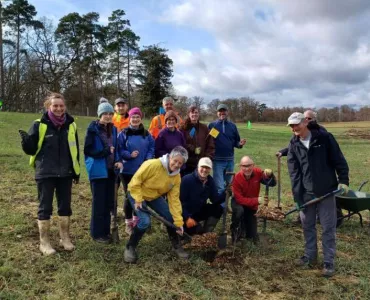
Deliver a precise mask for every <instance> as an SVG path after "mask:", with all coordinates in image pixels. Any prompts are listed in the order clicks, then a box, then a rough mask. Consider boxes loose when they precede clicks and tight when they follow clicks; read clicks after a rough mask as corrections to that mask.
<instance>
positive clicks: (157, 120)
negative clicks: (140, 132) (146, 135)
mask: <svg viewBox="0 0 370 300" xmlns="http://www.w3.org/2000/svg"><path fill="white" fill-rule="evenodd" d="M173 104H174V100H173V98H172V97H164V98H163V100H162V107H161V109H160V114H159V115H157V116H155V117H153V119H152V121H151V122H150V125H149V129H148V131H149V132H150V134H151V135H152V136H153V138H154V139H156V138H157V137H158V134H159V132H160V131H161V130H162V128H164V127H166V126H165V125H166V122H165V120H164V116H165V115H166V113H167V112H168V111H170V110H173ZM176 117H177V122H176V128H178V126H180V125H181V124H182V119H181V117H180V116H179V115H178V114H176Z"/></svg>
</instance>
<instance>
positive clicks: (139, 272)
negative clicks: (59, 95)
mask: <svg viewBox="0 0 370 300" xmlns="http://www.w3.org/2000/svg"><path fill="white" fill-rule="evenodd" d="M38 117H39V115H32V114H19V113H4V112H1V113H0V143H1V147H0V179H1V193H0V205H1V209H0V299H311V298H316V299H370V286H369V280H368V278H369V276H370V262H369V259H368V253H369V252H370V243H369V239H370V237H369V233H368V231H367V228H361V227H360V225H359V222H358V218H357V217H354V218H353V219H352V220H349V221H345V222H344V225H343V226H342V227H341V228H340V229H339V230H338V255H337V256H338V258H337V275H336V276H335V277H334V278H332V279H329V280H327V279H324V278H322V277H321V276H320V268H319V267H317V268H315V269H313V270H299V269H296V268H295V267H294V265H293V260H294V259H295V258H296V257H298V256H300V255H301V254H302V249H303V237H302V231H301V229H300V228H299V227H294V226H292V222H291V218H289V219H288V220H286V221H284V222H281V223H277V222H268V227H267V232H268V234H267V237H265V242H264V243H261V245H259V246H254V245H251V244H248V243H246V244H243V245H241V246H240V247H238V248H237V249H236V258H237V259H236V261H233V263H228V264H224V265H221V266H218V267H215V266H211V265H209V263H207V262H206V261H205V260H204V259H202V256H203V254H202V252H200V251H197V252H194V253H193V255H192V257H191V259H190V260H189V261H179V260H177V259H176V258H175V257H174V256H173V254H172V253H171V251H170V245H169V242H168V239H167V237H166V235H165V233H164V232H163V231H161V229H160V228H159V226H158V224H157V223H154V224H155V225H154V229H153V232H152V233H151V234H148V235H146V236H145V237H144V239H143V241H142V242H141V244H140V246H139V251H140V261H139V263H138V264H137V265H127V264H125V263H124V262H123V251H124V244H125V240H126V238H125V236H124V234H123V232H124V228H123V224H122V223H121V224H120V225H121V226H120V234H121V243H120V244H119V245H109V246H105V245H99V244H96V243H94V242H93V241H92V240H91V238H90V237H89V217H90V209H91V194H90V189H89V184H88V180H87V176H86V172H85V171H84V168H82V170H83V173H82V176H81V182H80V184H79V185H78V186H74V188H73V203H72V207H73V212H74V214H73V216H72V230H71V231H72V237H73V240H74V241H75V244H76V246H77V248H76V250H75V251H74V252H73V253H67V252H64V251H62V250H61V248H60V247H59V246H58V243H57V241H58V232H57V219H56V218H55V217H53V219H52V241H53V244H54V245H55V246H56V249H57V250H58V254H57V255H55V256H53V257H43V256H41V254H40V253H39V251H38V230H37V226H36V213H37V198H36V197H37V192H36V186H35V182H34V179H33V170H32V169H30V168H29V167H28V157H27V156H26V155H24V154H23V152H22V150H21V147H20V138H19V136H18V132H17V130H18V129H19V128H22V129H26V130H27V129H28V128H29V126H30V124H31V122H32V120H34V119H36V118H38ZM90 120H91V118H86V117H78V118H77V120H76V122H77V123H78V127H79V134H80V146H81V149H83V148H82V147H83V140H84V134H85V130H86V127H87V125H88V123H89V122H90ZM252 125H253V129H252V130H247V129H246V125H245V124H241V125H240V126H239V129H240V132H241V136H242V137H245V138H247V140H248V141H247V145H246V146H245V148H244V149H242V150H237V151H236V158H235V161H236V162H238V161H239V159H240V157H241V156H242V155H250V156H252V157H253V159H254V160H255V162H256V163H257V164H258V165H260V166H261V167H262V168H266V167H271V168H273V169H275V170H276V158H275V156H274V153H275V152H276V151H277V150H278V149H281V148H283V147H285V146H286V145H287V143H288V141H289V138H290V132H289V130H288V128H287V127H286V126H285V124H273V125H269V124H263V125H259V124H252ZM325 126H326V127H327V128H328V129H329V130H330V131H332V132H333V133H334V134H335V135H336V137H337V140H338V142H339V144H340V146H341V148H342V150H343V152H344V154H345V156H346V158H347V160H348V162H349V165H350V180H351V186H352V187H353V188H354V189H356V188H357V187H358V186H359V184H360V183H361V182H362V181H363V180H366V179H369V177H370V174H369V165H370V151H369V150H370V147H369V140H365V139H360V138H353V137H352V138H350V137H348V136H347V135H346V134H345V132H346V131H347V130H348V128H352V127H353V128H369V127H370V123H369V122H367V123H366V122H361V123H347V124H345V123H342V124H341V126H338V124H325ZM81 162H82V163H83V160H81ZM282 188H283V197H282V198H283V209H284V210H287V209H288V208H289V207H290V206H292V199H291V192H290V183H289V179H288V174H287V170H286V162H285V160H284V159H283V166H282ZM276 190H277V189H276V188H273V189H271V197H272V199H273V200H275V201H276V198H277V191H276ZM369 190H370V185H369V186H365V187H364V191H369ZM121 198H122V197H121ZM119 208H120V212H121V211H122V201H120V203H119ZM364 216H365V226H366V227H367V226H368V223H369V222H368V212H365V213H364Z"/></svg>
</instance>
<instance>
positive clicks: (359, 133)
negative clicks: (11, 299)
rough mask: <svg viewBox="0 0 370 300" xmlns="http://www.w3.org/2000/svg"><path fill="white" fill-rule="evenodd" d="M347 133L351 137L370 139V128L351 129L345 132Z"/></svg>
mask: <svg viewBox="0 0 370 300" xmlns="http://www.w3.org/2000/svg"><path fill="white" fill-rule="evenodd" d="M345 135H346V136H348V137H351V138H359V139H366V140H370V130H358V129H350V130H348V131H346V132H345Z"/></svg>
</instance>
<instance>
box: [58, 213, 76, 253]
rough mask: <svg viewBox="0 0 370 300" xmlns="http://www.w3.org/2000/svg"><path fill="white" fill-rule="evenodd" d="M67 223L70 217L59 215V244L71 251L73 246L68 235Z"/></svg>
mask: <svg viewBox="0 0 370 300" xmlns="http://www.w3.org/2000/svg"><path fill="white" fill-rule="evenodd" d="M69 224H70V218H69V217H68V216H67V217H66V216H59V235H60V241H59V244H60V245H61V246H63V248H64V250H67V251H73V250H74V249H75V246H74V245H73V244H72V242H71V238H70V237H69Z"/></svg>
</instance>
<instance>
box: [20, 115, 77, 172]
mask: <svg viewBox="0 0 370 300" xmlns="http://www.w3.org/2000/svg"><path fill="white" fill-rule="evenodd" d="M40 122H41V123H44V124H46V125H47V129H46V133H45V138H44V142H43V143H42V146H41V150H40V151H39V153H38V154H37V156H36V159H35V178H36V179H43V178H48V177H68V176H71V177H74V178H78V177H79V176H77V175H76V174H75V172H74V170H73V163H72V157H71V154H70V151H69V145H68V129H69V125H70V124H72V123H73V122H74V119H73V117H72V116H70V115H69V114H66V122H65V123H64V125H63V126H62V127H61V128H60V129H58V128H57V127H55V126H54V124H53V123H52V122H51V121H50V119H49V116H48V113H47V112H46V113H44V114H43V115H42V117H41V120H40ZM40 122H38V121H35V122H34V123H33V125H32V126H31V128H30V130H29V131H28V136H27V137H25V138H23V139H22V148H23V151H24V152H25V153H26V154H28V155H35V154H36V151H37V143H38V140H39V126H40ZM76 145H77V151H78V156H77V157H78V161H80V155H79V147H78V136H77V131H76Z"/></svg>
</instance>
